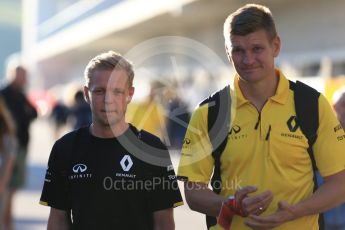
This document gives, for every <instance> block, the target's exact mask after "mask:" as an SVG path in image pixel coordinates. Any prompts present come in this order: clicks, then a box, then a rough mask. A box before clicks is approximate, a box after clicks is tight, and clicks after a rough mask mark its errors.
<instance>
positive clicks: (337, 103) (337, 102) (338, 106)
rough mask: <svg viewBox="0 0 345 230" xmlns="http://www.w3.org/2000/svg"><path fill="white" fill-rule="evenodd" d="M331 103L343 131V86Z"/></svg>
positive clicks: (344, 123)
mask: <svg viewBox="0 0 345 230" xmlns="http://www.w3.org/2000/svg"><path fill="white" fill-rule="evenodd" d="M333 101H334V110H335V112H336V114H337V117H338V119H339V121H340V124H341V126H342V127H343V129H345V86H343V87H342V88H340V89H339V90H337V91H336V92H335V93H334V98H333ZM344 219H345V217H344ZM344 229H345V228H344Z"/></svg>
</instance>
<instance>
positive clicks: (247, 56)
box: [243, 52, 254, 65]
mask: <svg viewBox="0 0 345 230" xmlns="http://www.w3.org/2000/svg"><path fill="white" fill-rule="evenodd" d="M253 61H254V55H253V54H252V53H251V52H245V53H244V55H243V64H245V65H250V64H252V63H253Z"/></svg>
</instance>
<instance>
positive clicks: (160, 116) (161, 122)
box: [126, 81, 170, 146]
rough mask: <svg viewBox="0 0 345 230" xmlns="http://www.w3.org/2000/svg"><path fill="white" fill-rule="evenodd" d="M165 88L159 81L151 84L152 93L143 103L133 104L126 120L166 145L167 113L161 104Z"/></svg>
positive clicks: (130, 105)
mask: <svg viewBox="0 0 345 230" xmlns="http://www.w3.org/2000/svg"><path fill="white" fill-rule="evenodd" d="M162 88H164V86H163V84H162V83H161V82H159V81H153V82H151V84H150V93H149V95H148V96H147V98H145V99H144V100H143V101H140V102H133V103H131V104H129V106H128V113H127V116H126V120H127V121H128V122H129V123H131V124H132V125H134V126H136V127H137V128H138V129H139V130H140V129H144V130H145V131H147V132H150V133H152V134H154V135H156V136H158V137H159V138H160V139H161V140H162V141H163V142H165V144H166V145H168V146H169V145H170V144H169V143H166V141H165V140H164V139H165V138H164V137H166V136H167V131H166V120H165V115H164V114H165V111H164V108H163V107H162V105H161V104H160V102H159V98H160V96H161V95H160V94H161V92H160V90H162Z"/></svg>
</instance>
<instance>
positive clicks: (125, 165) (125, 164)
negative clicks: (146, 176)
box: [120, 155, 133, 172]
mask: <svg viewBox="0 0 345 230" xmlns="http://www.w3.org/2000/svg"><path fill="white" fill-rule="evenodd" d="M120 165H121V167H122V170H123V171H125V172H128V171H129V170H130V169H131V168H132V166H133V161H132V158H131V156H129V155H124V156H123V158H122V160H121V161H120Z"/></svg>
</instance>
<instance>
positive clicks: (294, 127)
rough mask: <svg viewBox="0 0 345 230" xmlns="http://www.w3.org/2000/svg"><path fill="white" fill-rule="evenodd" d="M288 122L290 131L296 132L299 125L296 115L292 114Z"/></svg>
mask: <svg viewBox="0 0 345 230" xmlns="http://www.w3.org/2000/svg"><path fill="white" fill-rule="evenodd" d="M286 123H287V126H288V128H289V130H290V132H296V130H297V129H298V127H299V125H298V121H297V117H296V116H291V117H290V118H289V120H288V121H287V122H286Z"/></svg>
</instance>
